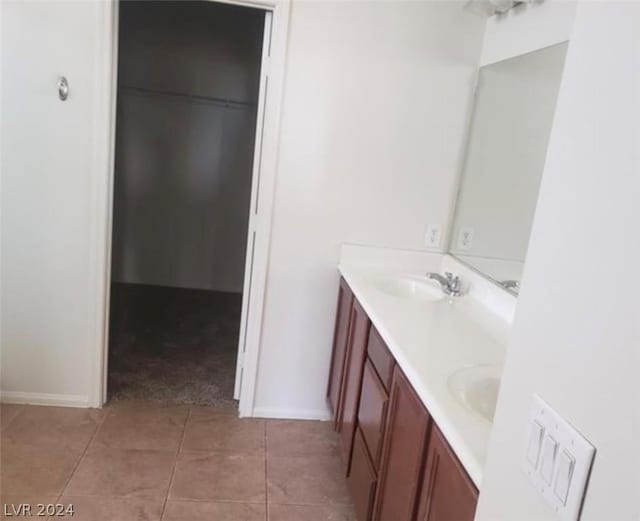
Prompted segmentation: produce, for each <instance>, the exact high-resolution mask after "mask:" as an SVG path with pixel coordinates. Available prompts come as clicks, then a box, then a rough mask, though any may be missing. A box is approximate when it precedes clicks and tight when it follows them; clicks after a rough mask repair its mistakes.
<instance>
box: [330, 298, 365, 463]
mask: <svg viewBox="0 0 640 521" xmlns="http://www.w3.org/2000/svg"><path fill="white" fill-rule="evenodd" d="M370 325H371V323H370V322H369V317H367V314H366V313H365V312H364V309H362V307H361V306H360V303H359V302H358V301H357V300H354V301H353V307H352V308H351V327H350V328H349V341H348V342H347V356H346V358H345V360H346V361H345V368H344V377H343V383H342V393H341V405H340V411H341V412H340V421H339V423H338V431H339V432H340V437H341V438H342V454H343V456H344V463H345V467H346V473H347V474H348V473H349V462H350V460H351V445H352V444H353V434H354V432H355V429H356V418H357V416H358V402H359V401H360V388H361V386H362V371H363V369H364V360H365V357H366V354H367V340H368V338H369V327H370Z"/></svg>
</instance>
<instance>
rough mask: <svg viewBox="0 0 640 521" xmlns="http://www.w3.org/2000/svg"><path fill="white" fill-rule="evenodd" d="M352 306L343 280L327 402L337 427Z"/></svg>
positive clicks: (339, 295) (349, 294) (351, 298)
mask: <svg viewBox="0 0 640 521" xmlns="http://www.w3.org/2000/svg"><path fill="white" fill-rule="evenodd" d="M352 305H353V293H351V290H350V289H349V286H348V285H347V283H346V281H345V280H344V279H343V278H341V279H340V286H339V288H338V306H337V309H336V323H335V329H334V333H333V352H332V355H331V370H330V373H329V384H328V386H327V400H328V402H329V406H330V407H331V412H332V413H333V419H334V422H335V424H336V427H337V425H338V420H339V418H340V416H339V414H340V410H339V404H340V389H341V388H342V377H343V372H344V362H345V355H346V352H347V341H348V340H349V323H350V318H351V306H352Z"/></svg>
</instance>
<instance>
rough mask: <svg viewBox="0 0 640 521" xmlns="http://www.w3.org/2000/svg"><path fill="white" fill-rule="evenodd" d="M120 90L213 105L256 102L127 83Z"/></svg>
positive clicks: (242, 105)
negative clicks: (144, 87) (147, 87)
mask: <svg viewBox="0 0 640 521" xmlns="http://www.w3.org/2000/svg"><path fill="white" fill-rule="evenodd" d="M120 90H121V91H123V92H131V93H132V94H142V95H146V96H170V97H173V98H181V99H186V100H189V101H197V102H200V103H207V104H213V105H224V106H226V107H238V108H243V107H250V108H255V107H256V103H253V102H251V101H234V100H230V99H224V98H216V97H213V96H196V95H195V94H183V93H181V92H169V91H163V90H152V89H142V88H140V87H127V86H126V85H120Z"/></svg>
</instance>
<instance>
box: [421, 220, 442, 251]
mask: <svg viewBox="0 0 640 521" xmlns="http://www.w3.org/2000/svg"><path fill="white" fill-rule="evenodd" d="M441 239H442V227H441V226H440V225H439V224H429V225H428V226H427V233H425V235H424V245H425V246H426V247H427V248H437V247H438V246H440V241H441Z"/></svg>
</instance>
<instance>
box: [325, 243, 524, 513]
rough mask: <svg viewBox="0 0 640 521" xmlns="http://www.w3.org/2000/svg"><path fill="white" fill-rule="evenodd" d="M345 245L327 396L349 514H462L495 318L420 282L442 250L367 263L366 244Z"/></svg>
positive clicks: (470, 300)
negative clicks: (338, 444) (350, 506)
mask: <svg viewBox="0 0 640 521" xmlns="http://www.w3.org/2000/svg"><path fill="white" fill-rule="evenodd" d="M344 252H346V254H345V255H343V260H342V261H341V265H340V272H341V279H340V285H339V291H338V303H337V312H336V322H335V334H334V344H333V355H332V361H331V372H330V376H329V383H328V390H327V398H328V402H329V405H330V407H331V410H332V412H333V419H334V422H335V428H336V430H337V431H338V433H339V435H340V439H341V447H342V456H343V463H344V471H345V475H346V476H347V482H348V486H349V489H350V492H351V495H352V499H353V502H354V505H355V509H356V514H357V517H358V519H359V521H370V520H377V521H410V520H414V519H417V520H420V521H429V520H430V521H435V520H443V519H444V520H447V519H451V520H456V521H465V520H469V521H470V520H472V519H473V516H474V512H475V507H476V502H477V498H478V488H479V486H480V483H481V479H482V467H483V463H484V458H485V454H486V449H487V443H488V438H489V433H490V428H491V418H492V413H493V407H495V401H496V399H497V391H498V383H499V374H500V368H501V365H502V361H503V357H504V345H505V339H506V331H507V325H506V322H505V321H504V320H502V319H501V318H500V317H498V316H495V315H494V314H493V312H491V311H488V310H487V309H486V307H485V306H484V305H483V304H482V302H480V301H478V300H477V299H476V298H475V296H474V295H473V294H472V293H470V292H469V291H470V288H469V287H467V288H466V291H467V294H466V295H465V296H462V297H457V298H450V297H448V296H446V295H445V294H444V293H443V292H442V290H441V289H440V287H439V286H438V285H437V283H436V282H433V281H428V280H427V278H426V277H425V276H424V273H425V272H426V271H430V270H431V269H432V268H433V269H434V270H438V269H441V268H442V266H443V262H445V264H446V262H455V261H453V260H452V259H450V258H448V257H446V256H442V255H434V254H418V253H413V252H412V253H405V254H404V258H403V259H395V260H393V261H391V260H390V259H389V258H387V259H386V260H381V259H379V258H378V259H377V261H374V262H373V263H372V262H371V261H372V257H371V256H370V255H371V251H369V252H366V248H361V247H351V246H345V247H344V248H343V253H344ZM363 255H364V257H367V255H369V256H368V257H367V259H368V260H367V262H366V263H363V262H362V256H363ZM383 255H392V254H391V253H389V252H387V253H384V254H383ZM401 255H402V254H401ZM358 256H360V257H361V258H360V260H356V259H355V257H358ZM373 256H374V257H375V252H374V255H373ZM349 257H350V258H349ZM445 258H446V259H447V260H446V261H444V260H443V259H445ZM445 269H448V268H446V266H445ZM460 269H461V270H464V267H463V266H462V265H461V266H460ZM421 273H422V275H421ZM463 280H465V281H468V280H469V278H468V272H465V277H463ZM467 284H468V282H467ZM479 288H482V283H479V284H477V285H476V286H474V289H475V290H476V291H479V290H480V289H479ZM485 289H486V288H485ZM489 291H491V290H489ZM495 291H497V292H498V293H505V295H504V297H506V299H507V301H508V300H509V299H511V300H512V299H513V297H511V296H510V295H508V294H506V292H504V291H502V290H501V289H500V288H497V287H496V288H495ZM499 298H500V296H498V300H499ZM506 304H507V306H506V307H508V302H507V303H506ZM494 384H495V385H494ZM487 404H488V405H487Z"/></svg>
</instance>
